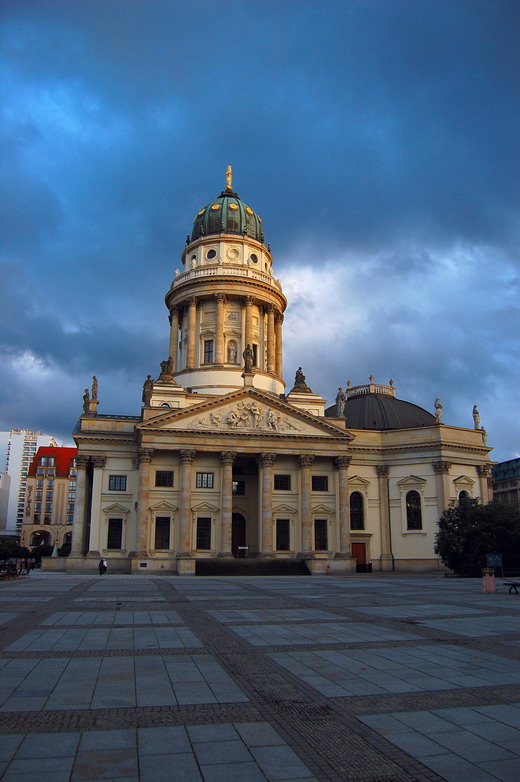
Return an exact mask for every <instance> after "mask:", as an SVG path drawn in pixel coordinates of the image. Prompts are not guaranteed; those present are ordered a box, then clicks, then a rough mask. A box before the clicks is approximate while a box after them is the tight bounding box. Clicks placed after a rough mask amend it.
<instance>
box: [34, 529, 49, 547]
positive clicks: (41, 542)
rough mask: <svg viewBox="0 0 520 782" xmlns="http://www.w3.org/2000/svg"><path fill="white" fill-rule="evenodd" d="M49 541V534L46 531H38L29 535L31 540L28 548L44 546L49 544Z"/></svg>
mask: <svg viewBox="0 0 520 782" xmlns="http://www.w3.org/2000/svg"><path fill="white" fill-rule="evenodd" d="M49 540H50V534H49V533H48V532H47V530H43V529H39V530H38V531H37V532H33V534H32V535H31V540H30V542H29V545H30V546H46V545H47V544H48V543H49Z"/></svg>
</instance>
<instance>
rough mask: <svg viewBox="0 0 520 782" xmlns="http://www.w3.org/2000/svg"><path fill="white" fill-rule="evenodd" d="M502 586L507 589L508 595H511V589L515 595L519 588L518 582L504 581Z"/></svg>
mask: <svg viewBox="0 0 520 782" xmlns="http://www.w3.org/2000/svg"><path fill="white" fill-rule="evenodd" d="M504 586H508V587H509V594H510V595H512V594H513V589H514V590H515V595H517V594H518V588H519V587H520V581H504Z"/></svg>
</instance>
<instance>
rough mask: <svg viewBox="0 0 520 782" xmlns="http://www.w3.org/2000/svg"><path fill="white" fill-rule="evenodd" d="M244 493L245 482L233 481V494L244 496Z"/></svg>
mask: <svg viewBox="0 0 520 782" xmlns="http://www.w3.org/2000/svg"><path fill="white" fill-rule="evenodd" d="M245 493H246V484H245V481H233V494H239V495H241V496H242V495H244V494H245Z"/></svg>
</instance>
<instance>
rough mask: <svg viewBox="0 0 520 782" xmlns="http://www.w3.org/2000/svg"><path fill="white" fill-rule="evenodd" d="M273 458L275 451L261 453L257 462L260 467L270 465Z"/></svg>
mask: <svg viewBox="0 0 520 782" xmlns="http://www.w3.org/2000/svg"><path fill="white" fill-rule="evenodd" d="M275 459H276V454H275V453H261V454H260V456H259V457H258V464H259V465H260V467H272V466H273V464H274V460H275Z"/></svg>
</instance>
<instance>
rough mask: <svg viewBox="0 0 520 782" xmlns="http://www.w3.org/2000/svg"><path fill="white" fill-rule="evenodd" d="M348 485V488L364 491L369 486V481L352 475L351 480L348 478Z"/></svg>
mask: <svg viewBox="0 0 520 782" xmlns="http://www.w3.org/2000/svg"><path fill="white" fill-rule="evenodd" d="M348 485H349V488H353V487H354V486H357V487H361V488H363V489H366V488H367V487H368V486H370V481H367V479H366V478H362V477H361V476H360V475H353V476H352V478H350V477H349V479H348Z"/></svg>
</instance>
